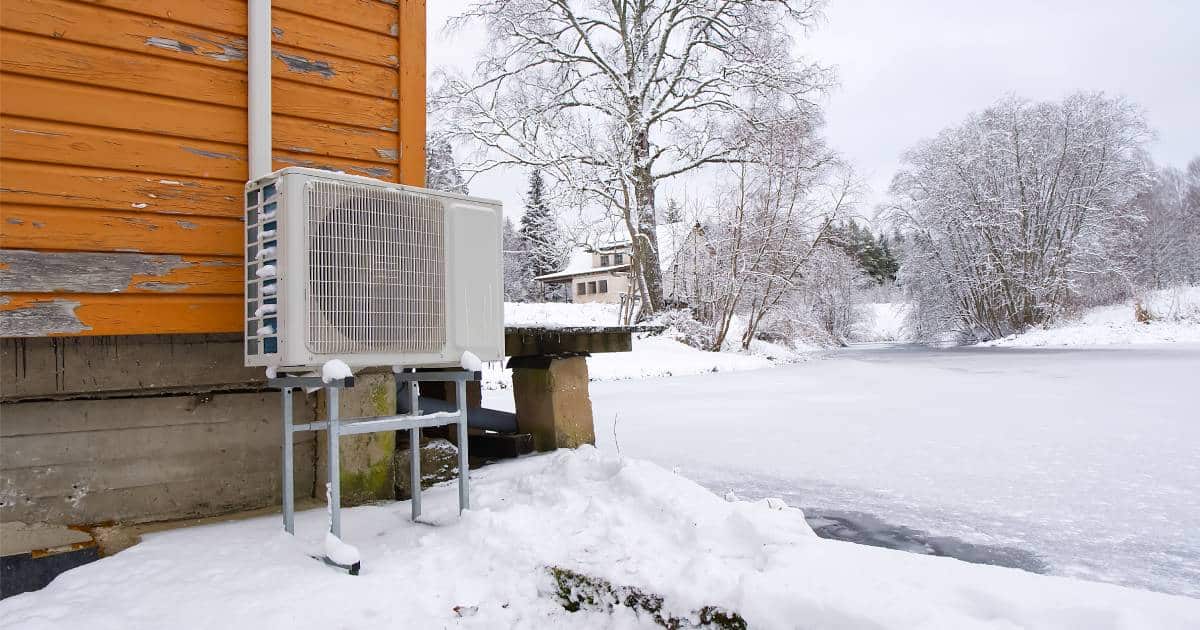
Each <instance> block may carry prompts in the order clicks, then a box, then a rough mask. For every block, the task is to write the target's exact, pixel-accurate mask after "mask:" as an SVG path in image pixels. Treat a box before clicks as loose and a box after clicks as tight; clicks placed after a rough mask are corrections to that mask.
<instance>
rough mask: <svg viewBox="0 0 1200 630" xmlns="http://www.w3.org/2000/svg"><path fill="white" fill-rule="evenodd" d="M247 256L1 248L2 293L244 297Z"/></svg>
mask: <svg viewBox="0 0 1200 630" xmlns="http://www.w3.org/2000/svg"><path fill="white" fill-rule="evenodd" d="M243 270H244V266H243V262H242V259H241V258H234V257H227V258H217V257H197V256H178V255H174V254H169V255H151V254H135V253H126V252H112V253H99V252H42V251H30V250H19V249H0V292H7V293H195V294H209V295H241V294H242V291H243V285H244V284H245V283H244V282H243V279H242V278H243V273H244V271H243Z"/></svg>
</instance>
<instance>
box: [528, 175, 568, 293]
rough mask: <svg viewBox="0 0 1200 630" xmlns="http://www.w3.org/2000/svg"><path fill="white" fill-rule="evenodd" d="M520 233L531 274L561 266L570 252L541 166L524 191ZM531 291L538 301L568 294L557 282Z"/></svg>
mask: <svg viewBox="0 0 1200 630" xmlns="http://www.w3.org/2000/svg"><path fill="white" fill-rule="evenodd" d="M520 233H521V237H522V238H524V239H525V251H526V260H525V263H524V267H525V268H526V269H528V270H529V274H530V277H531V278H536V277H537V276H542V275H545V274H548V273H554V272H556V271H558V270H560V269H562V266H563V263H564V262H565V261H566V257H567V254H568V253H569V247H568V246H569V243H568V242H567V241H566V239H564V237H563V233H562V230H561V229H560V227H559V225H558V217H557V216H556V214H555V213H554V211H553V210H552V209H551V208H550V203H549V200H548V199H547V196H546V185H545V180H543V179H542V172H541V171H540V170H538V169H534V170H533V172H531V173H530V174H529V189H528V190H527V191H526V192H525V214H523V215H521V232H520ZM535 284H537V283H535ZM530 294H531V297H536V298H538V301H544V300H560V299H563V298H564V297H565V295H564V291H563V287H562V286H557V285H546V286H541V287H538V286H531V288H530Z"/></svg>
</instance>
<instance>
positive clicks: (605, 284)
mask: <svg viewBox="0 0 1200 630" xmlns="http://www.w3.org/2000/svg"><path fill="white" fill-rule="evenodd" d="M600 292H601V293H608V280H601V281H600Z"/></svg>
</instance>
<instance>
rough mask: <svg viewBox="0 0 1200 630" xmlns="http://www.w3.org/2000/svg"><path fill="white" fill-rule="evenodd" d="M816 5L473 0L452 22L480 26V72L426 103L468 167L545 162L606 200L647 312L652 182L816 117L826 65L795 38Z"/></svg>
mask: <svg viewBox="0 0 1200 630" xmlns="http://www.w3.org/2000/svg"><path fill="white" fill-rule="evenodd" d="M818 4H819V2H818V1H817V0H639V1H637V2H596V1H578V0H480V1H478V2H475V3H474V4H472V5H471V7H470V8H469V9H468V10H467V11H466V12H465V13H464V14H463V15H462V16H461V17H460V18H459V20H458V23H466V22H474V23H479V24H482V25H483V26H484V27H485V28H486V29H487V33H488V42H487V44H486V45H485V46H483V50H484V51H485V52H484V53H483V56H482V58H481V59H480V60H479V63H478V64H477V66H476V74H475V77H474V78H473V79H471V80H468V79H464V78H458V77H446V79H445V81H444V82H443V86H442V88H441V89H439V90H438V91H437V93H436V95H435V96H434V98H433V99H432V100H433V103H434V111H436V112H439V113H440V114H441V115H443V116H445V117H446V118H447V119H448V121H449V122H450V125H451V128H452V129H453V130H454V133H455V134H456V135H457V137H459V138H461V139H463V140H465V141H469V142H471V143H472V144H474V146H475V147H477V148H478V149H479V151H478V153H476V154H475V156H474V158H473V161H472V163H471V165H470V169H471V170H473V171H481V170H487V169H492V168H497V167H512V166H518V167H534V168H538V169H542V170H544V171H545V172H546V173H547V174H548V175H550V176H551V177H552V178H553V179H554V180H555V182H556V183H560V184H562V185H563V190H565V191H569V192H570V193H573V194H577V195H580V197H581V201H587V202H590V203H592V204H593V205H594V206H597V207H604V208H611V209H613V210H614V211H615V212H616V213H617V214H618V215H619V216H620V219H621V221H622V223H623V224H624V226H625V228H626V229H627V230H628V231H629V233H630V236H631V239H632V243H633V251H634V256H633V265H634V268H635V273H637V274H639V275H640V277H641V282H635V284H636V285H637V286H638V287H640V291H641V293H642V298H643V301H644V303H645V305H646V308H645V309H643V310H644V311H646V312H654V311H657V310H659V309H661V308H662V307H663V305H664V296H663V286H662V278H661V270H660V263H659V248H658V243H657V242H656V233H655V229H654V228H655V226H656V216H655V205H656V203H655V192H656V189H657V187H658V184H659V182H661V181H663V180H664V179H667V178H670V177H673V176H676V175H680V174H683V173H688V172H691V171H694V170H696V169H698V168H702V167H704V166H706V165H710V164H714V163H721V162H728V161H731V160H735V159H737V154H738V152H739V151H741V150H742V149H743V147H744V145H745V143H746V141H747V139H748V134H746V133H744V130H746V129H749V130H757V129H761V128H762V127H763V126H765V125H766V124H767V123H771V122H778V119H779V118H780V117H783V118H785V119H788V120H798V121H807V120H809V119H811V118H812V117H814V116H815V115H816V114H817V108H816V106H815V105H814V104H813V103H812V101H811V99H812V97H813V96H815V95H816V94H818V93H819V92H820V91H821V90H822V89H824V88H825V87H826V86H827V85H828V83H829V73H828V72H827V71H826V70H824V69H822V68H820V67H818V66H816V65H813V64H809V63H805V62H803V61H801V60H799V59H797V58H796V57H795V56H793V54H792V45H791V44H792V41H793V38H794V36H795V34H797V33H802V32H803V31H804V29H805V28H807V27H810V26H812V25H813V24H814V22H815V21H816V19H817V17H818V16H817V8H818ZM764 101H771V102H772V104H773V105H774V106H772V107H763V106H762V105H763V102H764Z"/></svg>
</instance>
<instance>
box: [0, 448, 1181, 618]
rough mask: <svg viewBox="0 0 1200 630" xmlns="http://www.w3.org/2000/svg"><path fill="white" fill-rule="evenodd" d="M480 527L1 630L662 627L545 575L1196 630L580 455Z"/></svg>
mask: <svg viewBox="0 0 1200 630" xmlns="http://www.w3.org/2000/svg"><path fill="white" fill-rule="evenodd" d="M473 478H474V496H473V504H474V506H475V509H473V510H472V511H470V512H468V513H467V514H466V515H465V516H463V518H462V519H461V520H459V519H458V518H457V517H456V515H455V514H454V510H455V508H456V500H455V495H454V492H455V490H454V488H453V487H452V486H442V487H439V488H437V489H435V490H433V491H431V492H429V493H428V494H427V496H426V498H425V509H426V514H427V519H428V523H422V524H417V525H413V524H411V523H409V522H408V520H407V514H408V508H407V506H406V505H405V504H403V503H392V504H386V505H381V506H368V507H360V508H354V509H349V510H346V511H344V512H343V521H342V522H343V528H344V530H343V531H344V537H345V538H346V539H347V540H348V541H350V542H352V543H354V544H356V545H357V546H358V547H359V548H360V550H361V551H362V555H363V570H362V574H361V575H359V576H357V577H351V576H348V575H346V574H345V572H342V571H339V570H336V569H333V568H331V567H328V566H325V565H324V564H322V563H320V562H318V561H316V560H314V559H312V558H311V557H309V554H312V553H318V552H319V551H320V549H321V542H320V541H321V539H322V537H323V533H324V529H323V526H324V522H325V514H324V512H323V511H322V510H312V511H308V512H304V513H301V514H299V515H298V519H297V536H296V538H295V539H292V538H291V537H289V536H286V535H285V534H283V533H282V532H281V531H280V523H279V520H278V518H276V517H268V518H259V519H254V520H250V521H243V522H235V523H225V524H218V525H209V526H203V527H196V528H192V529H184V530H175V531H171V532H164V533H159V534H153V535H149V536H147V539H146V540H145V541H144V542H142V543H141V544H139V545H137V546H135V547H133V548H131V549H129V550H127V551H124V552H122V553H120V554H117V555H116V556H113V557H110V558H106V559H103V560H100V561H99V562H96V563H93V564H90V565H86V566H84V567H81V568H79V569H75V570H73V571H71V572H69V573H67V574H64V575H62V576H60V577H59V578H58V579H57V580H55V581H54V582H53V583H52V584H51V585H50V586H48V587H47V588H46V589H44V590H42V591H39V592H35V593H27V594H24V595H19V596H16V597H13V598H10V599H7V600H4V601H3V602H0V618H3V619H4V626H5V627H6V628H20V629H22V630H40V629H49V628H55V629H58V628H89V629H91V630H104V629H113V630H137V629H141V628H147V629H149V628H155V629H157V628H173V629H175V630H186V629H188V628H197V629H200V628H204V629H208V628H237V627H254V628H262V629H274V628H279V629H283V628H288V629H306V628H311V629H313V630H325V629H327V628H341V627H356V628H400V627H404V628H446V627H464V628H558V627H572V628H656V627H658V626H657V625H656V624H655V623H654V621H653V619H652V618H651V617H650V616H649V615H646V614H642V615H641V616H638V615H636V614H635V613H633V612H632V611H631V610H629V609H626V608H622V607H618V608H617V609H616V610H615V611H614V612H613V613H611V614H610V613H607V612H603V611H587V610H585V611H581V612H575V613H571V612H567V611H566V610H564V608H563V606H562V604H561V602H560V599H559V597H560V591H559V588H558V584H557V583H556V582H555V581H554V579H553V577H552V575H551V573H550V571H549V570H548V568H549V567H557V568H561V569H567V570H570V571H573V572H577V573H581V574H585V575H588V576H591V577H593V578H599V579H602V580H605V581H607V582H609V583H611V584H614V585H621V586H630V587H636V588H638V589H640V590H641V591H642V592H646V593H654V594H657V595H660V596H662V597H663V611H664V612H665V613H667V614H669V615H671V616H675V617H680V618H687V617H689V616H691V617H692V618H693V619H695V616H694V615H692V612H693V611H698V610H700V609H702V608H703V607H706V606H716V607H719V608H720V609H722V610H725V611H731V612H734V613H737V614H738V615H740V616H741V617H742V618H743V619H744V620H745V621H746V622H747V624H748V625H749V627H751V628H780V629H784V628H786V629H791V628H796V627H811V628H872V629H878V628H903V629H908V628H1047V629H1050V628H1053V629H1060V628H1093V627H1097V626H1103V627H1105V628H1112V629H1123V628H1129V629H1134V628H1137V629H1141V628H1145V629H1147V630H1150V629H1153V630H1170V629H1172V628H1179V629H1183V628H1194V627H1196V626H1197V625H1198V624H1200V600H1194V599H1187V598H1183V597H1175V596H1169V595H1161V594H1156V593H1150V592H1145V591H1137V590H1131V589H1126V588H1120V587H1117V586H1111V585H1106V584H1097V583H1089V582H1082V581H1077V580H1070V579H1065V578H1057V577H1048V576H1040V575H1035V574H1032V573H1026V572H1023V571H1018V570H1013V569H1003V568H998V567H990V566H984V565H973V564H967V563H963V562H959V561H956V560H952V559H948V558H934V557H929V556H920V555H914V554H907V553H901V552H895V551H889V550H884V549H877V548H873V547H866V546H862V545H853V544H848V543H839V542H834V541H827V540H821V539H819V538H816V537H815V536H814V535H813V533H812V530H811V529H809V527H808V526H807V525H806V524H805V521H804V518H803V514H802V513H801V512H800V511H799V510H796V509H791V508H787V507H785V506H783V505H780V504H779V503H778V502H768V501H756V502H744V501H733V502H731V501H727V500H725V499H722V498H721V497H718V496H717V495H715V494H713V493H711V492H709V491H707V490H705V489H704V488H702V487H700V486H698V485H696V484H694V483H692V482H690V481H688V480H687V479H685V478H683V477H681V476H679V475H678V474H675V473H672V472H671V471H670V470H667V469H664V468H660V467H658V466H655V465H653V464H650V463H647V462H639V461H631V460H627V459H619V458H616V457H612V456H607V455H605V454H603V453H601V452H600V451H597V450H596V449H592V448H589V447H585V448H582V449H580V450H578V451H575V452H571V451H561V452H558V453H553V454H548V455H543V456H536V457H530V458H527V459H524V460H520V461H516V462H510V463H506V464H501V465H497V466H492V467H488V468H486V469H482V470H479V471H476V472H475V473H474V474H473Z"/></svg>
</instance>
